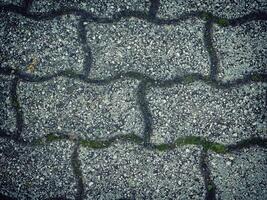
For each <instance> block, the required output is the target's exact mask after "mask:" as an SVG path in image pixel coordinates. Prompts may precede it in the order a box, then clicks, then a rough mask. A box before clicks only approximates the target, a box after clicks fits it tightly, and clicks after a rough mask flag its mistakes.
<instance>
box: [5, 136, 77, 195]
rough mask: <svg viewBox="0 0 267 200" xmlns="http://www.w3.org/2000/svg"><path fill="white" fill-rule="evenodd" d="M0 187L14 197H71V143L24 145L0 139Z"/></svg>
mask: <svg viewBox="0 0 267 200" xmlns="http://www.w3.org/2000/svg"><path fill="white" fill-rule="evenodd" d="M0 144H1V145H0V167H1V170H0V177H1V179H0V180H1V184H0V191H1V193H4V194H6V195H9V196H10V197H14V198H17V199H23V200H24V199H46V198H51V197H56V196H58V197H66V198H68V199H74V197H75V195H76V190H77V188H76V183H75V179H74V176H73V173H72V168H71V163H70V157H71V153H72V149H73V144H71V143H70V142H63V141H60V142H55V143H52V144H50V145H46V146H40V147H39V146H36V147H30V146H24V145H20V144H17V143H15V142H13V141H10V140H6V139H1V140H0Z"/></svg>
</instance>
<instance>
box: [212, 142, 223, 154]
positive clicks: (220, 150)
mask: <svg viewBox="0 0 267 200" xmlns="http://www.w3.org/2000/svg"><path fill="white" fill-rule="evenodd" d="M210 150H213V151H214V152H216V153H226V147H225V146H224V145H222V144H212V145H211V146H210Z"/></svg>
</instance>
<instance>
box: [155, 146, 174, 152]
mask: <svg viewBox="0 0 267 200" xmlns="http://www.w3.org/2000/svg"><path fill="white" fill-rule="evenodd" d="M174 148H175V144H158V145H155V149H157V150H159V151H167V150H171V149H174Z"/></svg>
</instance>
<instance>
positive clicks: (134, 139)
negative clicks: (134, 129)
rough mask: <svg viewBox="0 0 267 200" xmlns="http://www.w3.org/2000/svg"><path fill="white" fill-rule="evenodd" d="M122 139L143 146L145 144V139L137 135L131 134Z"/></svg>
mask: <svg viewBox="0 0 267 200" xmlns="http://www.w3.org/2000/svg"><path fill="white" fill-rule="evenodd" d="M121 138H122V139H123V140H125V141H131V142H134V143H136V144H141V143H143V139H142V138H141V137H139V136H137V135H135V134H129V135H123V136H121Z"/></svg>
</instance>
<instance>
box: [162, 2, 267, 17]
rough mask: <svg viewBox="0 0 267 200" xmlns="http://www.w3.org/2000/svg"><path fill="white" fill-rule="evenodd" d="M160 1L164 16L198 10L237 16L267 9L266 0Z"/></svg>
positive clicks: (221, 15) (224, 15)
mask: <svg viewBox="0 0 267 200" xmlns="http://www.w3.org/2000/svg"><path fill="white" fill-rule="evenodd" d="M160 2H161V4H160V7H159V12H158V16H160V17H164V18H170V17H177V16H179V15H181V14H183V13H188V12H196V11H208V12H211V13H212V14H214V15H218V16H220V17H226V18H235V17H240V16H243V15H245V14H249V13H250V12H255V11H259V10H262V11H264V10H265V11H266V9H267V3H266V1H264V0H260V1H254V0H247V1H240V0H223V1H222V0H161V1H160Z"/></svg>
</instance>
